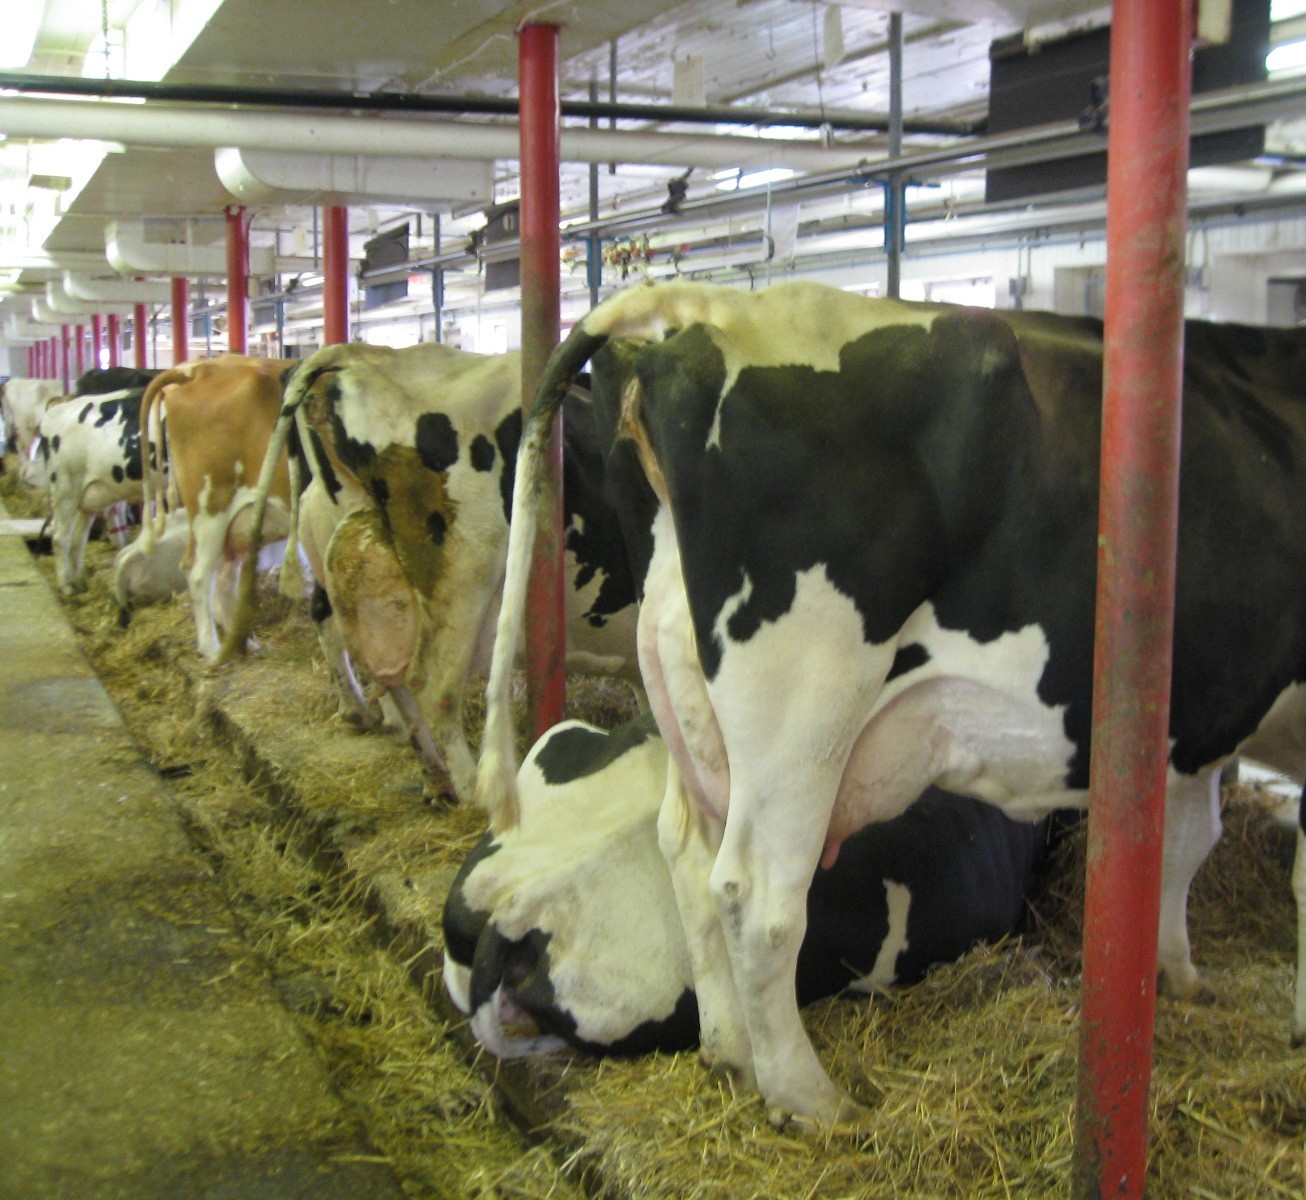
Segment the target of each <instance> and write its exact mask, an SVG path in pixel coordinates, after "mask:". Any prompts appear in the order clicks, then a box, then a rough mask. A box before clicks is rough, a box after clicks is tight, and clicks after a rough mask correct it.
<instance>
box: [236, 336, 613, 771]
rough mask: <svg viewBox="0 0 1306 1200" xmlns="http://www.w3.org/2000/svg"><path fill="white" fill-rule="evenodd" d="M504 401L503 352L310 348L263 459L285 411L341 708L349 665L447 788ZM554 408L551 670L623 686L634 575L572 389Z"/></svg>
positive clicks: (516, 383) (477, 645) (501, 520)
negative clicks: (559, 421) (561, 540)
mask: <svg viewBox="0 0 1306 1200" xmlns="http://www.w3.org/2000/svg"><path fill="white" fill-rule="evenodd" d="M520 399H521V362H520V356H519V355H518V354H515V353H513V354H502V355H481V354H471V353H468V352H466V351H462V350H455V349H452V348H450V347H447V346H442V345H432V344H426V345H418V346H410V347H407V348H405V349H401V350H392V349H390V348H388V347H384V346H370V345H363V344H348V345H335V346H328V347H324V348H323V349H322V350H320V351H318V352H317V353H316V354H314V355H313V356H312V357H310V358H308V359H306V360H305V361H304V362H303V363H302V364H300V365H299V366H298V367H297V368H296V369H295V370H294V371H293V372H292V373H290V374H289V375H288V376H287V380H286V385H285V395H284V401H283V406H282V416H281V418H280V419H279V423H278V432H277V434H276V435H275V436H274V437H273V438H272V441H271V443H270V445H269V448H268V457H267V459H265V467H266V465H267V463H268V462H269V461H271V458H272V456H273V455H274V454H279V453H280V452H281V447H282V446H283V445H284V444H285V441H286V439H287V437H288V435H289V430H290V427H291V423H292V422H298V424H297V428H298V431H299V442H300V444H301V445H302V446H303V448H304V450H305V453H306V456H307V458H308V460H309V465H310V467H311V470H312V474H313V483H312V485H311V486H310V487H309V488H308V489H307V490H306V492H305V493H304V498H305V500H306V502H307V503H306V508H305V515H304V520H303V521H302V522H301V524H302V527H303V542H304V545H305V549H306V551H307V557H308V558H309V561H310V564H311V566H312V569H313V573H314V575H315V577H316V579H317V582H318V584H319V585H320V586H319V588H318V590H317V591H316V592H315V594H314V598H313V601H312V604H311V611H312V612H313V615H314V617H315V619H316V621H317V625H318V630H319V640H320V642H321V644H322V647H323V650H324V652H325V653H326V656H327V659H328V661H329V662H331V663H332V664H333V666H334V668H335V670H336V673H337V677H338V679H339V680H340V681H341V684H342V686H341V692H342V703H343V705H344V706H346V707H347V708H349V709H352V710H353V711H355V712H356V713H357V714H358V716H359V718H360V719H361V720H363V721H364V722H365V723H366V722H368V721H369V720H370V717H369V710H368V705H367V703H366V701H365V699H364V698H363V695H362V693H361V691H360V689H359V687H358V683H357V681H356V678H355V676H354V673H353V664H354V663H357V664H359V665H361V666H363V667H365V668H366V670H367V672H368V674H369V675H370V676H371V678H372V679H373V680H374V681H375V682H377V683H378V684H380V685H381V687H382V688H384V689H385V692H386V695H387V696H388V698H389V699H391V700H392V701H393V707H392V708H391V709H390V712H389V713H388V715H390V716H392V718H393V717H395V716H397V719H398V721H399V723H400V724H401V725H402V726H403V727H404V728H405V729H406V730H407V731H408V733H409V736H410V737H411V738H412V739H413V741H414V742H415V744H416V745H417V747H418V749H419V751H420V752H421V754H422V756H423V759H424V761H425V762H426V764H427V766H428V768H429V770H430V771H431V773H432V774H433V776H434V777H435V779H436V780H437V782H438V783H439V784H440V785H441V786H443V787H447V788H448V789H449V790H450V791H452V793H453V794H454V795H467V794H469V793H470V791H471V787H472V783H473V780H474V777H475V763H474V761H473V759H472V755H471V750H470V748H469V747H468V745H467V741H466V736H465V733H464V729H463V696H464V692H465V689H466V683H467V677H468V675H469V674H470V673H471V672H472V671H473V670H476V669H479V668H481V667H483V666H484V665H485V664H486V663H488V660H489V653H490V647H491V644H492V638H493V631H494V622H495V619H496V616H497V613H498V603H499V592H500V588H501V585H502V582H503V567H504V558H505V555H506V553H507V544H508V515H509V512H510V507H511V503H512V481H513V467H514V465H515V460H516V453H517V443H518V441H519V439H520V435H521V407H520ZM566 412H567V416H566V421H565V435H564V436H565V439H566V443H567V454H568V457H567V467H566V477H565V479H564V492H565V495H566V503H567V527H566V533H565V539H566V550H567V557H568V570H567V583H566V588H565V594H566V606H567V613H568V629H569V633H570V645H569V648H568V649H569V664H568V665H569V666H571V667H572V668H573V669H576V670H582V671H588V672H590V673H595V674H615V675H619V676H623V677H625V678H628V679H631V680H632V681H637V680H638V673H637V669H636V667H635V649H634V645H635V639H634V631H635V606H634V600H635V591H634V585H633V583H632V582H631V579H630V574H629V568H628V566H627V561H626V554H625V550H624V547H623V545H622V543H621V534H620V529H619V527H618V525H617V522H616V519H615V515H614V514H613V512H612V510H611V508H610V507H608V506H607V505H606V504H605V503H604V502H603V500H602V497H601V492H599V491H591V490H590V489H591V485H593V486H595V487H597V488H601V487H602V485H603V481H604V473H603V469H602V462H601V459H600V457H599V454H598V450H597V437H596V435H595V432H594V427H593V420H592V416H591V411H590V407H589V404H588V398H587V397H586V396H582V395H580V394H579V393H578V394H575V395H573V396H572V397H571V398H569V399H568V401H567V408H566ZM587 472H588V474H587ZM260 486H262V481H260ZM256 505H257V502H256ZM255 521H256V522H257V521H258V509H257V507H256V508H255ZM287 557H288V558H290V557H291V556H290V555H288V556H287ZM243 605H244V599H243V598H242V607H243ZM244 627H245V621H244V619H243V616H242V615H240V614H238V616H237V619H236V620H235V621H234V622H233V628H234V629H235V630H237V631H243V629H244Z"/></svg>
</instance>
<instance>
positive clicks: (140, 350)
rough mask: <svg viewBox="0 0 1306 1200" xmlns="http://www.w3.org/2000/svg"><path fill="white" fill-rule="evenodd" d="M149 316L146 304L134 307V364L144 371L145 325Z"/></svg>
mask: <svg viewBox="0 0 1306 1200" xmlns="http://www.w3.org/2000/svg"><path fill="white" fill-rule="evenodd" d="M146 324H147V318H146V316H145V305H143V304H137V305H134V306H133V307H132V365H133V366H135V367H136V369H137V370H139V371H143V370H145V366H146V357H145V326H146Z"/></svg>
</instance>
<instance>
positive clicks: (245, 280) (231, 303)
mask: <svg viewBox="0 0 1306 1200" xmlns="http://www.w3.org/2000/svg"><path fill="white" fill-rule="evenodd" d="M248 297H249V226H248V225H247V224H246V222H245V210H244V209H243V208H228V209H227V349H228V350H229V351H230V352H231V353H232V354H244V353H245V346H246V340H245V328H246V324H247V322H246V316H245V311H246V301H247V299H248Z"/></svg>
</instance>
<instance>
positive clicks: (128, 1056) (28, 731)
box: [0, 505, 401, 1200]
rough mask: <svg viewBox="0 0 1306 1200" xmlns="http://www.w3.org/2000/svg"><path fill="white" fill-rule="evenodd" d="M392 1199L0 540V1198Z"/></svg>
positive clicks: (384, 1172)
mask: <svg viewBox="0 0 1306 1200" xmlns="http://www.w3.org/2000/svg"><path fill="white" fill-rule="evenodd" d="M7 515H8V514H7V513H5V512H4V510H3V506H2V505H0V518H3V517H5V516H7ZM400 1195H401V1192H400V1189H399V1187H398V1185H397V1183H396V1181H395V1178H394V1176H393V1174H392V1173H391V1171H390V1168H389V1166H388V1164H386V1163H385V1162H384V1161H383V1160H380V1159H379V1156H378V1154H377V1152H376V1151H375V1149H373V1148H372V1147H370V1146H369V1145H368V1144H367V1143H366V1141H365V1139H364V1137H363V1135H362V1133H361V1131H360V1129H359V1127H358V1126H357V1124H356V1123H355V1122H354V1121H353V1119H352V1118H350V1117H349V1116H348V1115H347V1114H346V1113H345V1112H344V1110H343V1108H342V1106H341V1104H340V1101H339V1099H338V1098H337V1096H336V1095H335V1094H334V1092H333V1091H332V1090H331V1087H330V1084H329V1082H328V1080H327V1077H326V1075H325V1073H324V1071H323V1069H322V1067H321V1066H320V1064H319V1063H318V1061H317V1059H316V1058H315V1057H314V1055H313V1053H312V1051H311V1050H310V1049H309V1047H308V1045H307V1044H306V1043H305V1042H304V1041H303V1039H302V1038H301V1036H300V1034H299V1032H298V1030H297V1029H296V1028H295V1026H294V1024H293V1023H292V1021H291V1018H290V1017H289V1015H288V1014H287V1013H286V1012H285V1010H284V1009H283V1008H282V1007H281V1006H280V1004H279V1003H278V1002H277V999H276V997H275V995H274V993H273V990H272V987H271V984H270V983H269V982H268V981H267V979H266V977H265V975H264V973H263V970H262V968H261V966H260V965H259V963H258V961H257V960H256V959H255V958H254V957H253V956H251V955H250V953H249V952H248V951H247V949H246V948H245V945H244V943H243V942H242V940H241V938H240V936H239V931H238V930H237V929H236V928H235V924H234V921H233V919H232V916H231V914H230V913H229V912H228V910H227V908H226V907H225V905H224V903H223V900H222V897H221V896H220V894H219V892H218V889H217V885H216V884H215V882H214V881H213V880H212V878H211V877H210V874H209V871H208V868H207V867H206V865H205V863H204V862H203V861H202V860H201V859H200V858H199V857H198V856H197V855H196V854H195V852H194V851H193V850H192V849H191V847H190V844H189V843H188V841H187V839H186V836H185V834H184V832H183V830H182V827H181V823H180V818H179V816H178V813H177V810H176V809H175V808H174V806H173V805H172V803H171V802H170V801H169V798H168V795H167V792H166V789H165V787H164V785H163V784H162V783H161V782H160V781H159V780H158V779H157V777H156V776H155V775H154V774H153V773H152V772H151V771H150V770H149V768H148V767H147V766H146V764H145V763H144V762H143V760H142V759H141V756H140V753H139V751H138V750H137V748H136V747H135V745H134V743H133V742H132V740H131V738H130V736H129V735H128V733H127V731H126V729H125V728H124V727H123V724H122V721H121V719H120V717H119V715H118V712H117V710H116V709H115V708H114V706H113V704H112V703H111V702H110V700H109V698H108V697H107V695H106V694H105V692H104V690H103V688H102V687H101V686H100V683H99V680H98V679H97V678H96V677H95V675H94V673H93V672H92V671H91V669H90V667H89V666H88V664H87V662H86V660H85V659H84V657H83V656H82V653H81V650H80V648H79V647H78V645H77V643H76V641H75V639H74V637H73V633H72V630H71V629H70V627H69V625H68V623H67V621H66V619H65V617H64V615H63V612H62V610H61V609H60V606H59V604H58V602H57V601H56V599H55V598H54V596H53V595H52V594H51V593H50V590H49V588H48V587H47V585H46V583H45V580H44V578H43V577H42V576H41V574H40V573H39V572H38V571H37V569H36V566H35V564H34V562H33V561H32V558H31V556H30V554H29V552H28V550H27V548H26V546H25V544H24V543H23V541H22V540H21V538H18V537H12V536H8V537H0V1200H10V1198H13V1200H20V1198H21V1200H53V1198H63V1197H68V1198H69V1200H73V1198H76V1200H101V1198H104V1200H108V1198H114V1200H117V1198H119V1197H121V1198H123V1200H127V1198H129V1197H130V1198H131V1200H153V1198H155V1197H158V1198H160V1200H162V1198H164V1197H167V1198H168V1200H254V1198H258V1200H273V1198H275V1200H299V1198H300V1197H305V1198H307V1197H313V1198H314V1200H319V1198H320V1200H335V1198H337V1197H339V1198H340V1200H344V1198H346V1197H348V1198H350V1200H391V1198H392V1197H393V1198H395V1200H398V1197H399V1196H400Z"/></svg>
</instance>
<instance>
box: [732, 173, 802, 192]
mask: <svg viewBox="0 0 1306 1200" xmlns="http://www.w3.org/2000/svg"><path fill="white" fill-rule="evenodd" d="M797 174H798V172H797V171H795V170H793V169H792V168H790V167H768V168H767V169H766V170H763V171H749V172H748V173H747V174H744V173H743V172H741V171H739V170H738V169H737V168H732V169H730V170H728V171H718V172H717V173H716V174H715V175H713V176H712V178H713V179H716V180H718V183H717V185H716V186H717V190H718V191H720V192H733V191H736V190H741V189H743V188H753V187H762V186H764V185H765V184H768V183H780V182H781V181H782V180H785V179H792V178H793V177H794V176H795V175H797Z"/></svg>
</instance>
